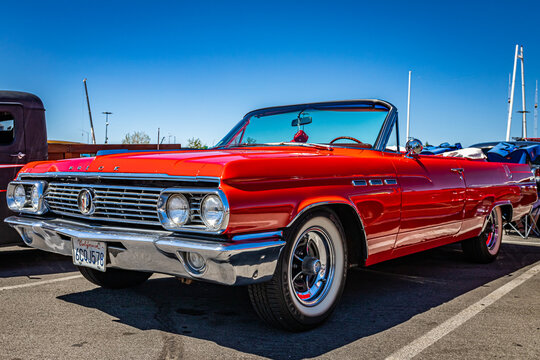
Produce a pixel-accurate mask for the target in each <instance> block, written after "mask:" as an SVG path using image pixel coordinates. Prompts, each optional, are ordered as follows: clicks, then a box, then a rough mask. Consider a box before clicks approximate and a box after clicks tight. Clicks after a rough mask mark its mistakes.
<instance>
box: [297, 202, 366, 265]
mask: <svg viewBox="0 0 540 360" xmlns="http://www.w3.org/2000/svg"><path fill="white" fill-rule="evenodd" d="M325 205H348V206H350V207H351V208H352V209H353V210H354V213H355V214H356V216H357V217H358V221H359V222H360V228H361V231H362V233H363V235H364V244H363V245H364V249H365V254H364V260H366V259H367V258H368V256H369V247H368V242H367V235H366V228H365V227H364V222H363V221H362V217H361V216H360V214H359V213H358V210H357V209H356V207H355V206H354V205H353V204H351V203H350V202H345V201H343V202H341V201H321V202H317V203H313V204H311V205H308V206H306V207H305V208H303V209H302V210H301V211H300V212H299V213H298V214H296V216H295V217H294V219H292V220H291V221H290V222H289V223H288V224H287V228H289V227H291V226H292V224H294V223H295V221H296V220H298V218H300V216H302V215H303V214H305V213H306V212H307V211H309V210H312V209H313V208H316V207H319V206H325Z"/></svg>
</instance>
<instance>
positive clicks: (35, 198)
mask: <svg viewBox="0 0 540 360" xmlns="http://www.w3.org/2000/svg"><path fill="white" fill-rule="evenodd" d="M21 186H22V187H23V188H24V190H25V196H26V201H25V202H24V203H23V204H22V206H21V205H20V204H19V203H17V201H15V190H16V189H17V188H20V187H21ZM46 189H47V182H46V181H24V180H17V181H12V182H10V183H9V184H8V187H7V190H6V201H7V205H8V208H9V209H10V210H11V211H14V212H18V213H24V214H33V215H43V214H45V213H46V212H47V211H49V207H48V206H47V203H46V202H45V190H46Z"/></svg>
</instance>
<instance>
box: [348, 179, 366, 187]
mask: <svg viewBox="0 0 540 360" xmlns="http://www.w3.org/2000/svg"><path fill="white" fill-rule="evenodd" d="M352 184H353V185H354V186H367V182H366V180H353V181H352Z"/></svg>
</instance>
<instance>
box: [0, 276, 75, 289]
mask: <svg viewBox="0 0 540 360" xmlns="http://www.w3.org/2000/svg"><path fill="white" fill-rule="evenodd" d="M81 277H82V275H73V276H66V277H62V278H58V279H51V280H45V281H36V282H31V283H27V284H19V285H11V286H4V287H0V291H4V290H13V289H20V288H26V287H31V286H38V285H45V284H52V283H55V282H60V281H68V280H73V279H78V278H81Z"/></svg>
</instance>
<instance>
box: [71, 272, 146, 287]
mask: <svg viewBox="0 0 540 360" xmlns="http://www.w3.org/2000/svg"><path fill="white" fill-rule="evenodd" d="M77 267H78V268H79V271H80V272H81V274H82V276H84V278H85V279H86V280H88V281H90V282H91V283H93V284H96V285H98V286H101V287H104V288H107V289H124V288H129V287H132V286H136V285H140V284H142V283H143V282H145V281H146V280H148V278H149V277H150V276H152V273H147V272H141V271H132V270H122V269H107V271H106V272H102V271H98V270H94V269H90V268H87V267H83V266H77Z"/></svg>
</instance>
